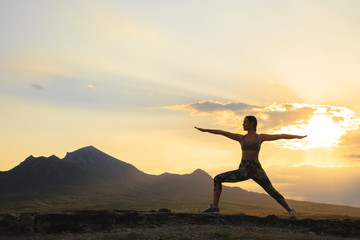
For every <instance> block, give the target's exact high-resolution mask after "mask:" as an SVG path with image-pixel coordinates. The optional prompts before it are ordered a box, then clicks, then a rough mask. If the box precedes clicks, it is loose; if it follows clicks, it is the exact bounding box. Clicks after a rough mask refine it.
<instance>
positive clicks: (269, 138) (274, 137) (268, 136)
mask: <svg viewBox="0 0 360 240" xmlns="http://www.w3.org/2000/svg"><path fill="white" fill-rule="evenodd" d="M305 137H307V135H290V134H261V135H260V141H262V142H264V141H274V140H279V139H303V138H305Z"/></svg>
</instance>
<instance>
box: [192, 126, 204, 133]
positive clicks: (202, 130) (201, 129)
mask: <svg viewBox="0 0 360 240" xmlns="http://www.w3.org/2000/svg"><path fill="white" fill-rule="evenodd" d="M194 128H196V129H197V130H199V131H201V132H205V129H203V128H198V127H194Z"/></svg>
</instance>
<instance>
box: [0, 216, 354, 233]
mask: <svg viewBox="0 0 360 240" xmlns="http://www.w3.org/2000/svg"><path fill="white" fill-rule="evenodd" d="M2 239H8V240H25V239H33V240H35V239H36V240H45V239H51V240H60V239H61V240H75V239H79V240H82V239H84V240H85V239H94V240H95V239H100V240H121V239H163V240H170V239H181V240H190V239H191V240H195V239H201V240H202V239H204V240H205V239H330V240H331V239H360V221H351V220H349V219H346V220H343V221H340V220H312V219H302V220H289V219H281V218H278V217H276V216H274V215H270V216H268V217H265V218H260V217H254V216H248V215H243V214H236V215H220V216H207V215H201V214H191V213H171V211H170V210H168V209H161V210H159V211H149V212H139V211H125V210H124V211H121V210H118V211H77V212H72V211H70V212H64V213H61V214H37V213H31V214H20V215H11V214H3V215H0V240H2Z"/></svg>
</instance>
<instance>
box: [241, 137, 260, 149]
mask: <svg viewBox="0 0 360 240" xmlns="http://www.w3.org/2000/svg"><path fill="white" fill-rule="evenodd" d="M246 136H247V134H246V135H244V136H243V137H242V139H241V142H240V144H241V149H242V150H243V151H246V150H255V151H260V143H259V135H258V134H256V135H255V137H254V140H252V141H250V142H247V141H246Z"/></svg>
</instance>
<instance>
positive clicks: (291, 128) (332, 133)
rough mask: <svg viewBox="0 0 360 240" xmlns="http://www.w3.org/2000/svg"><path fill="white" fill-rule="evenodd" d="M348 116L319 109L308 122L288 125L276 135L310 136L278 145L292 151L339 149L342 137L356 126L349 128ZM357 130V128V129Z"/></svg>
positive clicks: (302, 121)
mask: <svg viewBox="0 0 360 240" xmlns="http://www.w3.org/2000/svg"><path fill="white" fill-rule="evenodd" d="M347 118H348V116H347V115H346V114H345V113H344V112H340V111H337V114H335V113H334V112H331V114H329V112H328V111H321V109H317V111H315V112H314V113H313V115H312V116H311V117H310V118H309V119H308V120H301V121H298V122H297V124H295V125H288V126H285V127H283V128H282V129H281V130H279V131H276V132H275V134H281V133H287V134H295V135H308V137H307V138H304V139H301V140H291V141H279V143H278V145H279V146H282V147H285V148H290V149H310V148H330V147H337V146H338V144H339V142H340V138H341V136H342V135H344V134H346V131H347V130H352V129H353V128H354V126H348V125H349V124H348V122H349V121H348V120H347ZM356 128H357V127H356Z"/></svg>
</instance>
